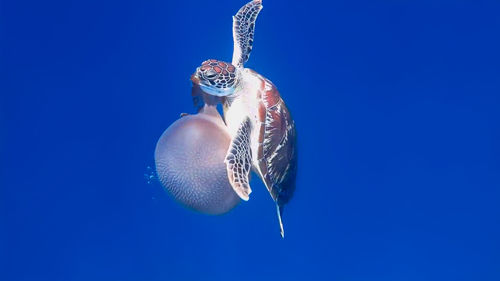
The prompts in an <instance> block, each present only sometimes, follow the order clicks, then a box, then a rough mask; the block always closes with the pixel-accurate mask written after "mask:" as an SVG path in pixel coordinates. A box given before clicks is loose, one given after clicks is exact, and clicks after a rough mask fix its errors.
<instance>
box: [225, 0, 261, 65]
mask: <svg viewBox="0 0 500 281" xmlns="http://www.w3.org/2000/svg"><path fill="white" fill-rule="evenodd" d="M261 9H262V0H253V1H251V2H248V3H247V4H246V5H245V6H243V7H241V9H240V10H239V11H238V13H236V15H235V16H233V41H234V51H233V62H232V64H233V65H234V66H236V67H242V66H243V64H244V63H245V62H246V61H247V60H248V58H249V57H250V52H251V51H252V44H253V35H254V30H255V20H257V15H258V14H259V12H260V10H261Z"/></svg>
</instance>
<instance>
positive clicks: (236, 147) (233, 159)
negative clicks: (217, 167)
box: [224, 118, 252, 201]
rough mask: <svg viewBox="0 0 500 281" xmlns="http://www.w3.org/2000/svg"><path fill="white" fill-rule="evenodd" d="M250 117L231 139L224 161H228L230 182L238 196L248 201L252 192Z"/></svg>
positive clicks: (227, 167)
mask: <svg viewBox="0 0 500 281" xmlns="http://www.w3.org/2000/svg"><path fill="white" fill-rule="evenodd" d="M250 130H251V123H250V119H249V118H246V119H245V121H243V122H242V123H241V124H240V127H239V128H238V131H237V133H236V136H234V138H233V139H232V140H231V144H230V145H229V150H228V152H227V155H226V159H225V160H224V162H225V163H226V169H227V176H228V179H229V183H231V186H232V187H233V189H234V191H235V192H236V194H238V196H239V197H240V198H241V199H243V200H245V201H247V200H248V199H249V195H250V193H251V192H252V189H251V188H250V184H249V183H248V182H249V180H248V177H249V175H250V169H251V168H252V156H251V151H250Z"/></svg>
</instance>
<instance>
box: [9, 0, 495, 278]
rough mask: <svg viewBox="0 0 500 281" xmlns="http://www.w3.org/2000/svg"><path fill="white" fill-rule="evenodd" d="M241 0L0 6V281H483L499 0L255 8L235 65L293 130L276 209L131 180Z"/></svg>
mask: <svg viewBox="0 0 500 281" xmlns="http://www.w3.org/2000/svg"><path fill="white" fill-rule="evenodd" d="M243 4H245V1H240V0H238V1H235V0H232V1H229V0H221V1H158V0H152V1H134V2H133V1H95V0H88V1H55V0H48V1H29V0H18V1H8V0H1V2H0V54H1V61H0V67H1V68H0V77H1V78H0V280H2V281H3V280H5V281H17V280H50V281H55V280H61V281H68V280H75V281H76V280H81V281H88V280H106V281H107V280H193V281H194V280H202V281H205V280H206V281H210V280H220V281H223V280H248V281H254V280H262V281H264V280H352V281H359V280H366V281H368V280H370V281H372V280H394V281H399V280H500V145H499V144H500V114H499V110H500V51H499V50H500V35H499V34H500V16H499V13H500V2H498V1H458V0H457V1H426V0H424V1H361V0H360V1H343V0H342V1H278V0H264V3H263V4H264V9H263V10H262V12H261V14H260V16H259V18H258V20H257V24H256V37H255V43H254V50H253V52H252V55H251V57H250V60H249V62H248V63H247V67H250V68H252V69H254V70H256V71H257V72H259V73H261V74H263V75H264V76H266V77H268V78H269V79H270V80H272V81H273V82H274V83H275V84H276V85H277V86H278V88H279V89H280V92H281V94H282V96H283V98H284V99H285V101H286V102H287V104H288V106H289V108H290V110H291V111H292V114H293V117H294V118H295V121H296V125H297V130H298V137H299V154H300V159H299V174H298V180H297V190H296V193H295V197H294V198H293V200H292V201H291V202H290V204H289V205H288V206H287V208H286V210H285V216H284V221H285V228H286V237H285V239H284V240H283V239H281V237H280V235H279V231H278V229H277V222H276V214H275V209H274V204H273V202H272V200H271V199H270V197H269V195H268V193H267V191H266V190H265V188H264V186H263V184H262V183H261V182H260V181H259V180H258V179H257V178H256V177H254V179H253V181H252V188H253V191H254V192H253V193H252V198H251V200H250V201H248V202H243V203H241V204H240V205H239V206H238V207H236V208H235V209H234V210H233V211H232V212H230V213H228V214H226V215H223V216H207V215H202V214H199V213H195V212H193V211H190V210H187V209H185V208H183V207H182V206H180V205H179V204H177V203H176V202H175V201H174V200H173V199H172V198H171V197H170V196H169V194H168V193H167V192H166V191H165V190H164V189H163V188H162V187H161V185H160V184H158V183H157V182H153V183H151V184H148V183H147V180H146V179H145V177H144V174H145V173H146V174H147V173H149V171H148V169H147V167H148V166H151V167H153V166H154V162H153V152H154V148H155V144H156V141H157V139H158V138H159V136H160V135H161V133H162V132H163V131H164V130H165V129H166V128H167V127H168V126H169V125H170V124H171V123H172V122H174V121H175V120H176V119H177V118H178V117H179V113H181V112H194V109H193V107H192V103H191V97H190V91H191V83H190V81H189V77H190V75H191V73H192V72H193V71H194V70H195V68H196V67H197V66H198V65H199V64H200V63H201V62H202V61H203V60H205V59H208V58H217V59H221V60H227V61H229V60H230V59H231V56H232V49H233V43H232V31H231V16H232V15H233V14H234V13H235V12H236V11H237V10H238V9H239V8H240V7H241V6H242V5H243Z"/></svg>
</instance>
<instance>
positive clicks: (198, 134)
mask: <svg viewBox="0 0 500 281" xmlns="http://www.w3.org/2000/svg"><path fill="white" fill-rule="evenodd" d="M230 141H231V139H230V136H229V134H228V132H227V131H226V128H225V124H224V122H223V121H222V118H221V116H220V115H219V113H218V112H217V111H216V110H215V109H214V108H208V110H202V111H201V112H200V113H198V114H195V115H187V116H184V117H181V118H180V119H178V120H177V121H175V122H174V123H173V124H172V125H171V126H170V127H168V128H167V130H165V132H164V133H163V134H162V136H161V137H160V139H159V140H158V143H157V144H156V150H155V164H156V172H157V175H158V178H159V180H160V182H161V183H162V185H163V186H164V187H165V188H166V189H167V190H168V191H169V192H170V194H172V196H173V197H174V198H175V199H176V200H177V201H178V202H180V203H181V204H183V205H185V206H187V207H189V208H191V209H194V210H196V211H199V212H202V213H206V214H223V213H226V212H228V211H230V210H231V209H232V208H233V207H235V206H236V205H237V204H238V203H239V201H240V199H239V197H238V195H237V194H236V193H235V192H234V191H233V189H232V187H231V185H230V184H229V181H228V178H227V172H226V165H225V164H224V157H225V155H226V152H227V149H228V147H229V144H230Z"/></svg>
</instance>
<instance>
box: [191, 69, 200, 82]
mask: <svg viewBox="0 0 500 281" xmlns="http://www.w3.org/2000/svg"><path fill="white" fill-rule="evenodd" d="M197 72H198V71H197ZM197 72H195V73H193V75H191V82H193V84H194V85H200V77H198V75H197V74H196V73H197Z"/></svg>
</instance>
